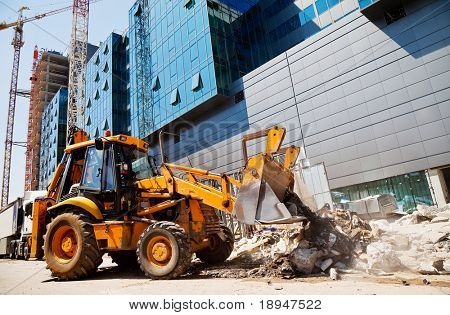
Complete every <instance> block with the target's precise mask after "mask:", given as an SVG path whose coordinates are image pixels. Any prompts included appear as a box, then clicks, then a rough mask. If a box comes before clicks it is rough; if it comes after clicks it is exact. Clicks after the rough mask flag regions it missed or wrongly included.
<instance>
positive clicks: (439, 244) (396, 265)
mask: <svg viewBox="0 0 450 315" xmlns="http://www.w3.org/2000/svg"><path fill="white" fill-rule="evenodd" d="M449 219H450V204H449V205H447V206H445V207H443V208H437V207H435V206H431V207H429V206H419V207H418V210H417V211H415V212H413V213H412V214H408V215H405V216H403V217H402V218H400V219H398V220H396V221H394V222H392V223H389V222H388V221H386V220H377V221H371V222H370V224H371V227H372V230H373V234H374V235H376V236H377V240H376V241H375V242H373V243H371V244H370V245H368V246H367V252H366V253H361V254H360V255H358V257H357V258H356V259H355V263H354V267H355V268H357V269H363V270H366V271H368V272H369V273H378V272H380V271H381V272H395V271H399V270H409V271H412V272H414V273H421V274H445V273H450V222H449Z"/></svg>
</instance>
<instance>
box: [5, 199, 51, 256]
mask: <svg viewBox="0 0 450 315" xmlns="http://www.w3.org/2000/svg"><path fill="white" fill-rule="evenodd" d="M45 194H46V191H26V192H25V194H24V197H23V198H17V199H16V200H15V201H13V202H11V203H10V204H8V206H7V207H6V208H4V209H2V210H1V211H0V257H2V258H4V257H9V258H11V259H21V258H22V259H28V258H29V257H30V244H31V231H32V222H33V221H32V213H33V202H34V200H35V199H36V198H38V197H41V196H44V195H45Z"/></svg>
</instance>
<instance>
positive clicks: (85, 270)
mask: <svg viewBox="0 0 450 315" xmlns="http://www.w3.org/2000/svg"><path fill="white" fill-rule="evenodd" d="M92 222H93V221H92V220H91V219H90V217H88V216H86V215H84V214H75V213H70V212H67V213H63V214H60V215H58V216H57V217H56V218H54V219H53V220H52V221H51V222H50V224H48V225H47V233H46V235H45V237H44V254H45V262H46V263H47V269H49V270H50V271H51V272H52V275H53V276H55V277H57V278H59V279H60V280H75V279H82V278H85V277H88V276H89V275H91V274H93V273H94V272H95V271H96V270H97V267H98V266H99V265H100V264H101V263H102V257H101V253H100V251H99V249H98V247H97V241H96V239H95V236H94V229H93V227H92Z"/></svg>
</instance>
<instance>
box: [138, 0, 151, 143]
mask: <svg viewBox="0 0 450 315" xmlns="http://www.w3.org/2000/svg"><path fill="white" fill-rule="evenodd" d="M149 11H150V10H149V8H148V2H147V1H145V0H141V1H140V3H139V4H138V6H137V8H136V11H135V14H134V16H135V18H136V22H137V23H136V28H135V34H134V35H135V41H136V82H137V84H138V85H139V89H138V92H137V94H136V97H137V114H138V123H139V128H138V130H139V131H138V133H139V134H138V136H139V138H144V137H145V136H147V135H148V134H150V133H151V132H152V131H153V128H154V125H153V124H154V119H153V106H152V104H151V101H152V100H151V95H150V86H151V84H150V77H151V75H150V74H151V73H150V71H151V69H150V65H151V60H150V57H151V52H150V43H149V37H150V36H149V34H150V28H149V25H148V24H149V22H150V20H149Z"/></svg>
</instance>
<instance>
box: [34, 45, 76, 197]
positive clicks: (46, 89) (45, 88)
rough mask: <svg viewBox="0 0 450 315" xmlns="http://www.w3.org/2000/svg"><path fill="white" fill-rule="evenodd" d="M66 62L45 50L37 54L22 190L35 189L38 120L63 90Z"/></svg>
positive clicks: (67, 63) (37, 177) (38, 143)
mask: <svg viewBox="0 0 450 315" xmlns="http://www.w3.org/2000/svg"><path fill="white" fill-rule="evenodd" d="M68 75H69V61H68V59H67V57H64V56H63V55H61V54H59V53H57V52H49V51H45V50H43V51H41V52H40V53H39V58H38V62H37V65H36V70H35V71H34V74H33V77H32V79H33V81H32V87H31V95H30V99H31V101H30V113H29V118H30V117H31V120H29V121H28V139H27V155H26V157H27V160H26V169H25V174H26V175H25V176H26V177H25V189H26V190H37V189H38V184H39V165H40V149H41V120H42V113H43V111H44V108H45V106H46V105H47V104H48V103H49V102H50V101H51V100H52V99H53V97H54V96H55V94H56V93H57V92H58V90H59V89H60V88H61V87H67V82H68Z"/></svg>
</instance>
